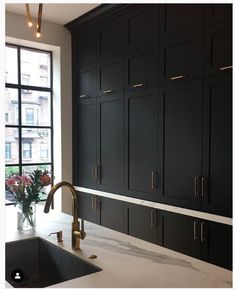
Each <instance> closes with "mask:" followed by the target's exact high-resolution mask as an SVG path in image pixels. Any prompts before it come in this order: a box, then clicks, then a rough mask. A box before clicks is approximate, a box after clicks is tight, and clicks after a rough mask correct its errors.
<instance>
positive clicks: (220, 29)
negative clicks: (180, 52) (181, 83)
mask: <svg viewBox="0 0 235 289" xmlns="http://www.w3.org/2000/svg"><path fill="white" fill-rule="evenodd" d="M231 70H232V24H231V21H226V22H222V23H218V24H216V25H211V26H208V27H206V30H205V74H206V75H213V74H225V73H227V72H229V73H231Z"/></svg>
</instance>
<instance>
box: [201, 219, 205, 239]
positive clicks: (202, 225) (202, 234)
mask: <svg viewBox="0 0 235 289" xmlns="http://www.w3.org/2000/svg"><path fill="white" fill-rule="evenodd" d="M204 224H205V222H201V242H204V241H205V240H206V239H205V238H204Z"/></svg>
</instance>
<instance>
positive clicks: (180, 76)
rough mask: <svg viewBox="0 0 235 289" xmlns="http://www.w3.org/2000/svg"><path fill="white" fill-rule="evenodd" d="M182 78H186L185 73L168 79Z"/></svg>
mask: <svg viewBox="0 0 235 289" xmlns="http://www.w3.org/2000/svg"><path fill="white" fill-rule="evenodd" d="M184 78H186V75H183V74H181V75H176V76H172V77H170V80H179V79H184Z"/></svg>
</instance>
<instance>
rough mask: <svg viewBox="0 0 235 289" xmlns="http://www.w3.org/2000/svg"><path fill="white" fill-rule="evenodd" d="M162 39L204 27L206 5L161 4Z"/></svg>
mask: <svg viewBox="0 0 235 289" xmlns="http://www.w3.org/2000/svg"><path fill="white" fill-rule="evenodd" d="M160 17H161V18H160V35H161V40H163V39H166V38H173V37H174V36H176V35H179V34H183V33H185V32H190V31H192V30H195V29H199V28H202V26H203V24H204V5H201V4H168V5H167V4H166V5H160Z"/></svg>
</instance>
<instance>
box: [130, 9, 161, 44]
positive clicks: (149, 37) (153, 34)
mask: <svg viewBox="0 0 235 289" xmlns="http://www.w3.org/2000/svg"><path fill="white" fill-rule="evenodd" d="M158 40H159V6H158V5H150V4H147V5H143V4H142V5H131V12H130V13H129V14H128V49H135V48H139V47H142V46H146V45H151V44H154V43H155V42H156V41H158Z"/></svg>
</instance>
